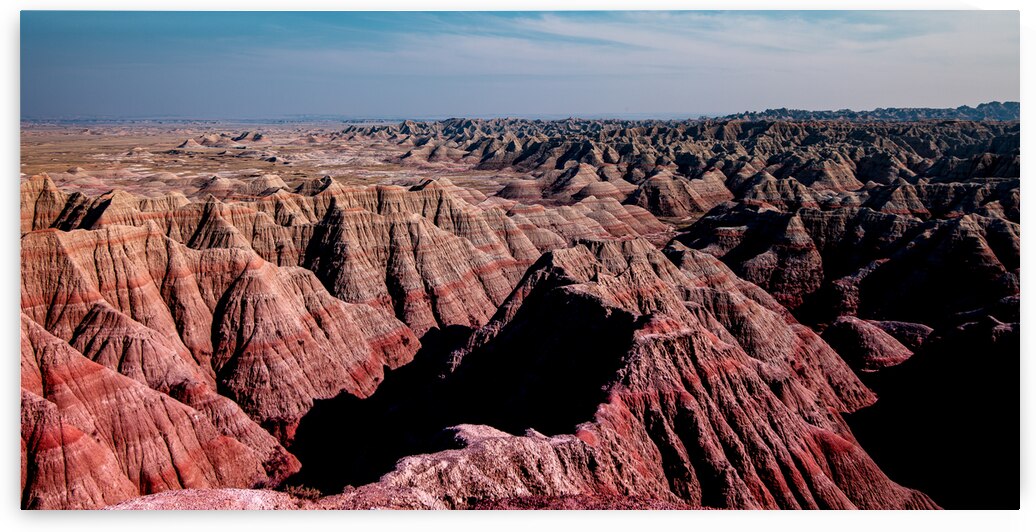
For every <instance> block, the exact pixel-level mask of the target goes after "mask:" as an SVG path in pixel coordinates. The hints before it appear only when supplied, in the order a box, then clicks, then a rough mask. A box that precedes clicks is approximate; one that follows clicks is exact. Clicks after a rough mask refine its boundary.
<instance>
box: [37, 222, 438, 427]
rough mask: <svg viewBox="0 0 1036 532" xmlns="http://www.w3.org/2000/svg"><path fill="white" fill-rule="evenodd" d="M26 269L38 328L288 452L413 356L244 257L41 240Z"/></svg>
mask: <svg viewBox="0 0 1036 532" xmlns="http://www.w3.org/2000/svg"><path fill="white" fill-rule="evenodd" d="M22 257H23V264H25V268H23V273H22V309H23V312H25V313H26V314H27V315H28V316H29V317H30V318H31V319H32V320H33V321H35V322H37V323H39V324H41V325H42V326H43V327H45V328H46V329H47V330H48V331H50V332H51V333H53V334H54V335H55V336H57V337H59V338H61V339H63V340H65V341H67V342H69V343H70V344H71V345H73V346H75V347H77V348H79V349H81V350H82V351H81V352H82V354H83V355H85V356H87V357H90V358H92V359H94V360H96V361H98V362H101V363H104V364H107V365H108V366H109V367H111V368H112V369H116V370H117V371H119V372H120V373H124V374H126V375H127V376H130V377H133V378H135V379H138V380H139V381H140V382H142V383H144V384H146V385H148V386H150V387H153V388H155V389H156V390H159V391H161V392H163V393H169V394H174V395H175V394H185V397H190V398H192V400H197V401H200V402H203V403H204V402H208V401H213V404H212V405H211V410H212V413H213V415H217V414H218V413H219V412H220V411H222V410H226V409H228V408H229V405H230V404H233V403H229V402H227V403H223V401H222V400H217V399H216V398H206V397H205V396H206V395H207V394H211V393H212V390H218V391H219V392H220V394H221V395H223V396H225V397H228V398H229V399H232V400H233V402H234V403H237V405H239V406H240V407H241V408H242V409H243V410H244V411H245V412H246V413H247V414H248V415H249V416H251V417H252V418H253V419H254V420H256V421H258V422H259V423H261V424H264V425H267V426H268V427H283V430H286V431H287V432H285V433H283V434H279V435H280V436H281V437H282V438H285V439H290V432H291V427H292V425H293V423H294V422H295V420H296V419H297V418H298V417H299V416H300V415H301V414H302V413H303V412H305V410H306V409H307V408H308V407H309V405H311V404H312V401H313V400H314V399H316V398H322V397H329V396H333V395H336V394H338V393H339V392H341V391H347V392H349V393H353V394H356V395H361V396H363V395H369V394H370V393H371V392H373V390H374V389H375V388H376V387H377V384H378V382H379V381H380V380H381V379H382V376H383V372H384V368H385V367H390V368H391V367H398V366H400V365H402V364H405V363H406V362H408V361H409V360H410V358H411V357H412V356H413V353H414V352H415V351H416V349H417V345H418V342H417V339H416V338H415V337H414V335H413V333H411V332H410V331H409V330H408V329H407V328H406V327H405V326H403V325H402V324H401V323H399V322H398V321H396V320H394V319H393V318H392V317H391V316H390V315H389V314H387V313H384V312H380V311H378V310H377V309H374V308H371V307H367V306H361V305H350V304H347V303H343V302H342V301H340V300H338V299H335V298H333V297H331V296H329V295H328V294H327V292H326V291H324V289H323V287H322V286H321V284H320V283H319V281H317V279H316V278H315V276H314V275H313V274H312V273H311V272H309V271H306V270H303V269H301V268H277V267H275V266H273V265H271V264H270V263H267V262H265V261H263V260H262V259H260V258H259V257H257V256H256V255H255V254H254V253H253V252H252V251H251V250H245V249H240V248H232V249H210V250H204V251H199V250H193V249H190V248H187V247H185V246H183V245H182V244H179V243H177V242H175V241H173V240H170V239H169V238H167V237H165V236H163V235H162V234H161V233H158V232H157V231H155V230H154V228H153V227H148V228H132V227H126V226H110V227H106V228H104V229H100V230H95V231H72V232H68V233H64V232H60V231H53V230H48V231H36V232H32V233H29V234H28V235H26V236H25V237H24V238H23V239H22ZM219 403H223V405H220V404H219ZM231 410H233V409H231ZM218 417H223V416H218ZM228 421H229V422H230V423H231V424H232V425H240V424H241V423H242V421H241V420H228ZM279 430H280V429H279Z"/></svg>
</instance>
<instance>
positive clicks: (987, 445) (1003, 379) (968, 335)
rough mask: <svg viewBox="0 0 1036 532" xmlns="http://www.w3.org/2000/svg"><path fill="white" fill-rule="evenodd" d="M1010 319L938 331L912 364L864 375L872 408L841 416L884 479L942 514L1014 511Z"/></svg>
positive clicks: (996, 315)
mask: <svg viewBox="0 0 1036 532" xmlns="http://www.w3.org/2000/svg"><path fill="white" fill-rule="evenodd" d="M1017 312H1018V311H1017V306H1014V308H1013V310H1011V307H1010V306H1009V305H1006V306H1003V307H1001V308H999V309H995V310H994V311H993V313H992V314H991V315H981V316H977V317H974V318H975V319H974V321H967V322H965V323H962V324H960V325H957V326H952V327H949V328H948V330H947V329H944V330H945V332H942V333H939V332H937V333H936V335H937V336H933V338H931V339H930V340H929V341H928V342H927V343H926V344H925V346H924V347H923V348H922V349H921V350H920V352H918V353H917V354H916V355H914V357H912V358H911V359H909V360H907V361H906V362H904V363H903V364H901V365H899V366H896V367H892V368H888V369H885V370H882V371H881V372H879V373H878V374H875V375H871V376H869V377H865V379H864V380H865V383H866V384H867V385H868V386H869V387H871V389H873V390H874V391H875V392H876V393H877V394H878V398H879V399H878V402H877V403H875V405H874V406H871V407H869V408H865V409H863V410H860V411H858V412H856V413H854V414H851V415H848V416H846V417H847V420H848V422H849V425H850V427H851V428H852V431H853V434H854V435H855V436H856V438H857V440H858V441H859V442H860V444H861V445H862V446H863V448H864V449H866V450H867V452H868V453H869V454H870V455H871V457H873V458H874V460H875V461H876V462H877V463H878V465H879V466H881V468H882V470H883V471H885V473H886V474H887V475H888V476H889V477H890V478H891V479H892V480H894V481H896V482H898V483H900V484H902V485H905V486H909V487H911V488H915V489H918V490H921V491H922V492H924V493H926V494H927V495H929V496H930V497H931V498H932V499H933V500H934V501H935V502H936V503H938V504H939V505H940V506H942V507H943V508H946V509H1017V508H1018V507H1019V504H1020V502H1019V501H1020V499H1019V489H1020V488H1019V486H1020V470H1019V467H1020V459H1019V457H1020V447H1019V438H1020V428H1019V427H1020V403H1019V402H1020V387H1019V382H1020V380H1019V379H1020V371H1019V355H1020V352H1021V342H1020V334H1019V332H1020V331H1019V328H1018V323H1019V322H1018V314H1017ZM1011 313H1013V316H1012V315H1009V314H1011ZM1005 314H1007V315H1005ZM969 319H970V318H969ZM1012 322H1013V323H1012ZM973 457H974V458H977V459H974V458H973Z"/></svg>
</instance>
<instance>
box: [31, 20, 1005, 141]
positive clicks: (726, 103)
mask: <svg viewBox="0 0 1036 532" xmlns="http://www.w3.org/2000/svg"><path fill="white" fill-rule="evenodd" d="M1019 88H1020V81H1019V18H1018V13H1017V12H1005V11H833V12H824V11H798V12H796V11H772V12H750V11H734V12H723V11H678V12H661V11H651V12H646V11H614V12H519V13H504V12H436V13H422V12H397V13H382V12H327V13H322V12H285V13H276V12H238V13H232V12H71V11H65V12H61V11H50V12H42V11H24V12H22V19H21V96H22V107H21V114H22V119H23V120H30V121H45V120H62V119H64V120H68V119H80V120H105V119H108V120H163V119H165V120H184V121H189V120H224V121H232V120H242V121H256V120H275V121H283V120H291V119H297V118H299V117H304V118H310V119H312V118H314V117H321V118H327V119H342V118H348V119H353V120H363V119H367V120H371V119H380V120H390V119H405V118H410V119H418V120H420V119H424V120H435V119H442V118H448V117H470V118H493V117H517V118H543V119H558V118H565V117H569V116H571V117H582V118H630V119H633V118H645V119H650V118H659V119H677V118H692V119H693V118H698V117H699V116H724V115H728V114H734V113H740V112H744V111H763V110H765V109H770V108H790V109H804V110H840V109H852V110H855V111H861V110H872V109H875V108H890V107H932V108H948V107H958V106H960V105H968V106H975V105H978V104H980V103H985V102H990V101H1018V100H1019V99H1020V94H1019Z"/></svg>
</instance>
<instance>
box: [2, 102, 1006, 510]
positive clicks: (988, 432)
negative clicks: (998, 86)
mask: <svg viewBox="0 0 1036 532" xmlns="http://www.w3.org/2000/svg"><path fill="white" fill-rule="evenodd" d="M1019 136H1020V126H1019V123H1018V122H1017V121H1016V120H1014V121H997V120H987V121H967V120H910V119H895V120H892V119H883V120H873V121H866V120H844V119H831V120H813V119H796V118H794V117H781V118H773V117H768V116H761V117H741V118H738V119H717V120H699V121H625V120H578V119H569V120H562V121H540V120H523V119H493V120H475V119H471V120H469V119H450V120H443V121H434V122H413V121H405V122H391V123H388V122H386V123H362V124H340V123H339V124H331V123H315V124H284V123H276V124H256V123H249V124H245V123H229V122H225V123H213V122H167V123H163V122H157V121H152V122H132V123H131V122H127V123H113V124H103V123H90V124H84V123H78V124H70V123H53V124H42V123H31V124H30V123H26V124H23V127H22V139H21V142H22V146H21V148H22V162H21V176H20V182H21V184H20V187H21V250H20V252H21V260H22V263H21V264H22V266H21V501H20V503H21V507H22V508H25V509H99V508H113V509H370V508H389V509H607V508H613V509H699V508H723V509H759V508H765V509H857V508H858V509H937V508H1017V507H1018V502H1019V447H1018V445H1019V417H1020V410H1019V386H1018V384H1019V357H1020V318H1019V291H1020V285H1019V262H1020V261H1019V249H1020V215H1019V204H1020V193H1019V191H1020V188H1019V182H1020V149H1019Z"/></svg>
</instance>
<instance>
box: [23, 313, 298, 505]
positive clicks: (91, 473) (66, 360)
mask: <svg viewBox="0 0 1036 532" xmlns="http://www.w3.org/2000/svg"><path fill="white" fill-rule="evenodd" d="M261 450H262V449H256V448H252V447H249V446H248V445H246V444H245V443H243V442H242V441H240V440H238V439H235V438H234V437H232V436H231V435H229V434H228V433H227V432H226V431H221V430H219V429H217V428H216V427H215V426H214V422H213V420H212V419H210V418H209V417H207V416H206V415H204V414H203V413H201V412H199V411H198V410H195V409H193V408H191V407H189V406H187V405H185V404H183V403H181V402H179V401H176V400H175V399H173V398H172V397H170V396H168V395H166V394H163V393H160V392H157V391H154V390H152V389H150V388H148V387H147V386H145V385H144V384H142V383H140V382H137V381H135V380H133V379H131V378H129V377H125V376H122V375H119V374H118V373H116V372H115V371H113V370H111V369H109V368H107V367H105V366H102V365H100V364H97V363H95V362H91V361H90V360H88V359H87V358H85V357H83V356H82V355H81V354H80V353H78V352H76V351H75V350H74V349H72V348H71V347H70V346H69V345H68V344H67V343H65V342H63V341H62V340H60V339H58V338H56V337H54V336H52V335H50V334H49V333H48V332H46V331H45V330H44V329H43V328H42V327H40V326H39V325H37V324H36V323H35V322H34V321H33V320H32V319H30V318H29V317H28V316H26V315H24V314H23V315H22V464H23V469H22V474H23V476H22V506H23V507H24V508H41V509H46V508H94V507H97V506H100V505H106V504H112V503H115V502H119V501H121V500H123V499H127V498H130V497H135V496H137V495H139V494H146V493H154V492H158V491H164V490H170V489H182V488H206V487H216V488H218V487H224V486H236V485H246V486H262V485H264V484H265V483H266V482H268V481H269V480H270V477H271V476H276V475H278V474H283V473H285V472H290V471H291V470H292V469H297V467H298V465H297V462H294V463H293V459H292V458H290V455H288V457H287V458H286V459H285V460H282V462H281V463H279V464H277V466H279V467H280V469H282V470H281V471H277V470H273V471H267V470H266V469H264V460H266V458H267V457H266V456H264V455H263V454H261V452H260V451H261ZM279 450H280V452H281V453H283V452H284V451H283V449H279ZM284 469H287V471H284Z"/></svg>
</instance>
